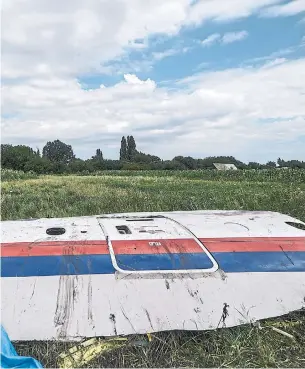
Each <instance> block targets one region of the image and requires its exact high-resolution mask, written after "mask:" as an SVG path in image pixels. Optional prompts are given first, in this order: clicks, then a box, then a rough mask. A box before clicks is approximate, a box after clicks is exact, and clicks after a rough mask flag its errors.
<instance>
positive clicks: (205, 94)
mask: <svg viewBox="0 0 305 369" xmlns="http://www.w3.org/2000/svg"><path fill="white" fill-rule="evenodd" d="M304 80H305V59H300V60H296V61H283V60H282V61H281V63H279V62H278V61H275V62H274V64H273V65H272V64H270V65H269V66H268V68H264V67H261V68H251V69H249V68H238V69H229V70H225V71H220V72H205V73H199V74H198V75H196V76H192V77H190V78H188V79H184V80H182V81H180V84H178V85H177V89H175V90H174V91H170V90H168V89H166V88H164V87H163V88H162V87H158V86H157V84H156V83H155V82H154V81H152V80H150V79H147V80H141V79H140V78H138V77H137V76H136V75H125V76H124V79H123V80H122V81H121V82H119V83H117V84H116V85H114V86H112V87H107V88H106V87H104V86H101V87H100V88H99V89H95V90H83V89H82V88H81V86H80V84H79V83H78V82H77V80H75V79H72V78H66V79H59V78H56V77H52V76H50V78H49V79H46V78H43V79H40V78H37V79H33V80H32V81H31V82H30V83H24V84H11V85H7V86H5V87H4V90H3V105H4V111H3V113H4V114H5V115H6V116H11V118H6V119H3V127H2V137H3V138H4V139H5V141H8V142H20V141H23V142H28V143H31V142H37V141H38V140H39V141H40V142H45V141H46V140H47V139H50V138H51V139H55V138H60V139H64V140H68V141H69V140H72V141H73V142H75V144H74V147H75V149H76V151H77V150H80V149H81V148H82V147H83V145H84V143H85V144H86V143H90V142H91V143H92V145H97V143H98V142H100V140H101V138H104V139H106V138H109V139H110V141H109V142H110V143H111V144H113V140H114V139H116V142H117V143H119V139H120V136H121V135H122V134H126V133H127V134H129V133H130V132H133V134H134V135H135V137H136V138H138V140H139V142H141V144H142V147H141V148H142V149H146V150H148V151H150V152H153V153H156V154H158V155H161V156H162V157H165V158H166V157H169V156H170V155H176V154H178V153H180V154H185V155H188V154H194V155H196V154H197V155H203V152H202V150H203V147H204V153H205V154H220V153H223V152H226V153H235V154H236V155H241V154H242V153H243V152H244V150H246V148H247V146H249V145H251V144H253V143H254V142H255V143H256V144H262V143H263V142H269V143H268V146H267V147H268V149H270V146H272V145H276V143H277V142H279V141H282V140H286V141H289V140H297V139H298V137H300V136H302V135H305V97H304V96H305V85H304V83H303V81H304ZM16 112H18V115H17V116H15V117H13V118H12V116H13V115H14V114H15V113H16ZM165 143H166V144H165ZM89 147H90V145H89ZM265 149H266V146H265V148H264V149H262V151H260V153H261V152H264V150H265ZM292 150H295V147H294V148H293V149H292ZM252 154H253V155H252V158H255V156H256V154H255V153H252ZM250 158H251V157H250Z"/></svg>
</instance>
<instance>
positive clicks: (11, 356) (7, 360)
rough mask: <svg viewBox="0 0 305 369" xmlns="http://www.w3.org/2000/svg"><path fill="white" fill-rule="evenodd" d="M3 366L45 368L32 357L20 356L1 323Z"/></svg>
mask: <svg viewBox="0 0 305 369" xmlns="http://www.w3.org/2000/svg"><path fill="white" fill-rule="evenodd" d="M1 368H43V366H42V365H41V364H40V363H39V361H37V360H35V359H33V358H32V357H26V356H19V355H18V354H17V352H16V350H15V348H14V346H13V345H12V342H11V341H10V339H9V337H8V335H7V333H6V331H5V329H4V328H3V327H2V325H1Z"/></svg>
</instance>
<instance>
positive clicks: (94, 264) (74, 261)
mask: <svg viewBox="0 0 305 369" xmlns="http://www.w3.org/2000/svg"><path fill="white" fill-rule="evenodd" d="M212 255H213V256H214V258H215V259H216V261H217V262H218V264H219V267H220V268H221V269H222V270H223V271H224V272H228V273H242V272H305V252H303V251H296V252H291V251H289V252H285V253H284V252H215V253H213V254H212ZM116 257H117V261H118V265H119V266H120V267H121V268H122V269H125V270H139V271H143V270H160V271H161V272H162V270H179V269H180V270H181V269H183V270H185V269H203V268H210V267H211V266H212V264H211V261H210V260H209V259H208V258H207V256H206V255H204V254H202V253H194V254H170V255H169V254H159V255H156V254H154V255H116ZM114 272H115V269H114V268H113V265H112V262H111V258H110V255H65V256H27V257H2V258H1V276H2V277H29V276H52V275H82V274H83V275H84V274H113V273H114Z"/></svg>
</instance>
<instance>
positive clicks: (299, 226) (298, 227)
mask: <svg viewBox="0 0 305 369" xmlns="http://www.w3.org/2000/svg"><path fill="white" fill-rule="evenodd" d="M285 223H286V224H288V225H290V226H291V227H294V228H297V229H302V230H303V231H305V224H303V223H296V222H285Z"/></svg>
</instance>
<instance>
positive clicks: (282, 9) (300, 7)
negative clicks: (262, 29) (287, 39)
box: [262, 0, 305, 17]
mask: <svg viewBox="0 0 305 369" xmlns="http://www.w3.org/2000/svg"><path fill="white" fill-rule="evenodd" d="M301 12H305V0H292V1H290V2H288V3H285V4H281V5H275V6H270V7H268V8H266V9H263V10H262V15H264V16H267V17H279V16H289V15H295V14H298V13H301Z"/></svg>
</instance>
